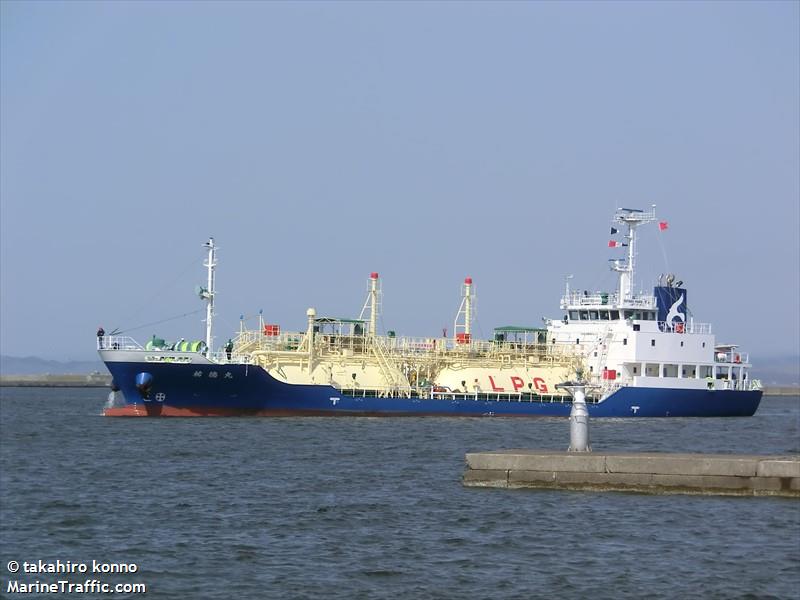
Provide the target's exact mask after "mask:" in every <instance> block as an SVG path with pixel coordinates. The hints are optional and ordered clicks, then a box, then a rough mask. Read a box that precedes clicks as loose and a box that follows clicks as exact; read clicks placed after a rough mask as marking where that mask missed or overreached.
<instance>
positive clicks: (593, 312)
mask: <svg viewBox="0 0 800 600" xmlns="http://www.w3.org/2000/svg"><path fill="white" fill-rule="evenodd" d="M589 320H590V321H597V320H598V317H597V311H596V310H590V311H589Z"/></svg>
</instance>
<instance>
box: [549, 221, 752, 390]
mask: <svg viewBox="0 0 800 600" xmlns="http://www.w3.org/2000/svg"><path fill="white" fill-rule="evenodd" d="M654 221H656V215H655V206H653V207H652V208H651V209H650V210H649V211H647V212H645V211H640V210H635V209H626V208H621V209H618V210H617V212H616V214H615V215H614V221H613V223H614V225H615V226H619V227H624V228H625V231H618V230H617V229H616V228H615V227H612V235H613V234H615V233H618V232H619V233H620V234H621V235H622V238H623V240H624V241H623V242H615V241H613V240H612V241H611V242H609V246H610V247H617V246H622V247H627V259H615V260H613V261H611V265H610V267H611V269H612V270H613V271H615V272H616V273H618V275H619V282H618V287H617V289H616V291H614V292H599V291H592V292H590V291H588V290H585V291H577V292H576V291H570V289H569V286H567V291H566V294H565V295H564V297H563V298H562V299H561V308H562V309H563V310H564V316H563V318H562V319H561V320H560V321H556V320H551V321H548V323H547V325H548V332H549V334H550V335H549V337H550V341H551V343H553V344H555V345H557V346H562V347H572V348H573V351H574V352H576V353H578V354H580V355H581V356H583V357H584V360H585V365H586V367H587V368H588V372H587V373H584V377H585V378H586V379H587V380H588V381H590V382H592V383H594V384H596V385H598V386H600V387H601V389H602V390H603V395H605V396H607V395H608V394H610V393H612V392H613V391H615V390H616V389H618V388H619V387H621V386H635V387H650V388H681V389H750V388H751V387H752V386H754V385H758V383H757V382H751V381H749V380H748V368H749V367H750V364H749V359H748V355H747V354H744V353H741V352H739V351H738V350H737V346H735V345H717V344H716V342H715V338H714V334H713V333H712V331H711V325H710V324H708V323H697V322H695V321H694V319H693V317H692V316H691V315H690V314H689V313H688V310H687V308H686V307H687V302H686V290H685V289H684V288H683V287H681V286H682V284H683V282H680V281H679V282H675V277H674V276H673V275H667V276H666V278H665V280H663V281H659V285H657V286H655V288H654V292H653V293H652V294H645V293H638V294H637V293H634V292H633V282H634V275H635V259H636V253H635V248H636V229H637V228H638V227H639V226H641V225H643V224H646V223H652V222H654ZM662 225H663V227H664V228H665V227H666V224H665V223H662Z"/></svg>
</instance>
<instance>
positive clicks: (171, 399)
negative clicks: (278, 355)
mask: <svg viewBox="0 0 800 600" xmlns="http://www.w3.org/2000/svg"><path fill="white" fill-rule="evenodd" d="M106 366H107V367H108V369H109V371H110V372H111V374H112V376H113V377H114V381H115V384H116V385H117V386H118V387H119V392H121V394H122V396H123V398H124V403H123V404H122V405H118V406H115V407H110V408H107V409H106V411H105V413H106V414H107V415H110V416H215V415H218V416H224V415H273V416H280V415H320V416H423V415H443V416H527V417H538V416H541V417H566V416H569V413H570V409H571V402H570V401H569V400H564V399H563V398H560V397H558V396H554V397H544V398H543V397H539V396H527V395H523V396H519V395H517V394H479V395H475V394H454V395H453V394H449V395H442V396H437V397H434V398H418V397H412V398H405V397H377V396H376V395H375V393H374V392H370V391H368V390H359V389H354V390H338V389H336V388H334V387H331V386H328V385H293V384H287V383H283V382H281V381H278V380H276V379H275V378H273V377H272V376H270V375H269V374H268V373H267V372H266V371H265V370H264V369H262V368H260V367H254V366H250V365H239V364H230V365H205V364H202V365H197V364H186V365H178V364H145V363H138V362H112V361H109V362H107V363H106ZM145 370H146V372H147V373H149V374H150V375H151V376H152V378H151V379H152V383H151V385H150V387H149V388H148V389H147V390H146V392H145V393H143V392H142V391H141V390H140V389H138V388H137V386H136V379H137V375H138V374H139V373H141V372H143V371H145ZM144 396H146V397H144ZM760 401H761V391H759V390H752V391H738V390H687V389H665V388H637V387H623V388H620V389H619V390H618V391H616V392H615V393H613V394H612V395H610V396H609V397H608V398H606V399H605V400H602V401H600V402H596V403H592V402H590V403H589V404H588V408H589V414H590V415H591V416H593V417H745V416H751V415H753V414H754V413H755V412H756V409H757V408H758V405H759V403H760Z"/></svg>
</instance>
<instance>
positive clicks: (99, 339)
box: [97, 326, 106, 348]
mask: <svg viewBox="0 0 800 600" xmlns="http://www.w3.org/2000/svg"><path fill="white" fill-rule="evenodd" d="M105 335H106V330H105V329H103V327H102V326H100V327H98V328H97V347H98V348H102V347H103V337H104V336H105Z"/></svg>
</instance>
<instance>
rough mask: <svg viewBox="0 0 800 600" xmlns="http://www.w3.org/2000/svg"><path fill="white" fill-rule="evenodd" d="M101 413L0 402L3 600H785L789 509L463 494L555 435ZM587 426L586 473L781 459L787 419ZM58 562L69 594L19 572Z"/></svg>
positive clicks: (790, 414)
mask: <svg viewBox="0 0 800 600" xmlns="http://www.w3.org/2000/svg"><path fill="white" fill-rule="evenodd" d="M106 394H107V390H103V389H32V388H29V389H21V388H2V389H0V421H1V423H0V458H1V459H2V462H1V463H0V466H1V467H2V471H1V472H0V500H2V502H1V503H0V527H1V529H0V558H1V559H2V562H1V563H0V584H1V585H2V589H0V596H2V597H8V598H12V597H20V596H26V597H37V594H35V593H34V594H27V593H26V594H22V593H17V592H15V591H14V589H12V591H11V592H9V588H8V586H9V585H11V582H13V581H16V582H17V584H16V585H17V586H19V585H20V584H22V583H25V582H27V583H28V584H31V585H33V584H34V583H35V582H37V581H38V582H39V584H40V588H39V591H41V589H42V588H41V585H49V584H52V583H55V582H58V581H65V582H72V583H76V582H77V583H76V585H77V584H80V585H88V582H89V581H95V582H98V583H92V584H91V585H93V586H97V585H99V584H101V583H102V584H107V585H112V586H113V585H125V584H127V585H128V586H129V587H128V588H125V589H126V590H128V591H129V593H117V594H114V596H115V597H118V598H124V597H131V598H133V597H143V598H176V599H178V598H180V599H183V598H201V599H206V598H208V599H215V598H220V599H222V598H225V599H227V598H234V597H241V598H551V597H557V598H592V599H594V600H598V599H603V598H609V599H612V598H642V597H648V598H686V597H694V598H700V597H702V598H787V599H792V598H798V597H800V501H798V500H794V499H780V498H741V497H714V496H653V495H642V494H625V493H591V492H571V491H535V490H517V491H509V490H495V489H472V488H464V487H463V486H462V485H461V476H462V474H463V471H464V454H465V453H466V452H468V451H483V450H495V449H500V448H547V449H565V448H566V447H567V445H568V443H569V425H568V422H567V421H566V420H564V419H525V418H433V417H424V418H349V417H339V418H312V417H300V418H205V419H201V418H195V419H112V418H104V417H102V416H101V414H100V413H101V408H102V406H103V403H104V401H105V397H106ZM590 426H591V439H592V445H593V447H594V449H595V451H612V450H621V451H646V450H655V451H674V452H715V453H755V454H790V453H794V454H797V453H798V452H800V399H798V398H797V397H784V398H779V397H766V398H764V400H763V402H762V404H761V407H760V408H759V410H758V412H757V413H756V415H755V416H754V417H749V418H727V419H710V418H701V419H688V418H687V419H681V418H673V419H595V420H592V422H591V425H590ZM37 561H42V563H39V562H37ZM56 561H60V562H61V563H62V564H63V563H66V562H67V561H70V562H71V563H72V564H77V565H83V566H84V567H85V568H86V572H85V573H84V572H81V573H75V572H72V573H66V574H64V573H61V574H59V573H47V572H44V573H42V572H27V573H26V572H24V567H25V565H26V563H27V567H28V568H30V567H31V566H34V567H36V568H38V566H37V565H39V564H49V565H55V564H57V563H56ZM10 563H16V564H17V568H18V569H19V571H18V572H17V573H10V572H9V566H11V567H14V565H13V564H11V565H10ZM95 563H99V564H105V565H117V567H114V568H115V569H117V570H114V571H109V570H106V571H105V572H103V571H101V572H97V571H94V565H95ZM119 565H126V567H124V568H125V569H127V570H120V569H123V567H121V566H119ZM131 565H133V568H134V569H135V570H134V571H131V568H132V567H131ZM106 568H107V569H111V567H106ZM135 583H138V584H144V585H145V586H146V594H140V593H135V592H133V591H130V589H131V588H130V586H131V585H132V584H135ZM15 589H16V590H19V589H21V588H19V587H17V588H15ZM75 589H77V588H75ZM87 590H88V593H87ZM96 591H97V589H95V588H91V589H89V588H86V589H85V590H84V593H80V594H77V595H81V596H83V597H99V594H95V593H94V592H96ZM139 591H141V590H139ZM47 595H48V596H50V595H52V594H47ZM71 595H72V594H70V593H67V594H65V595H63V596H62V597H67V598H68V597H71Z"/></svg>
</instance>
